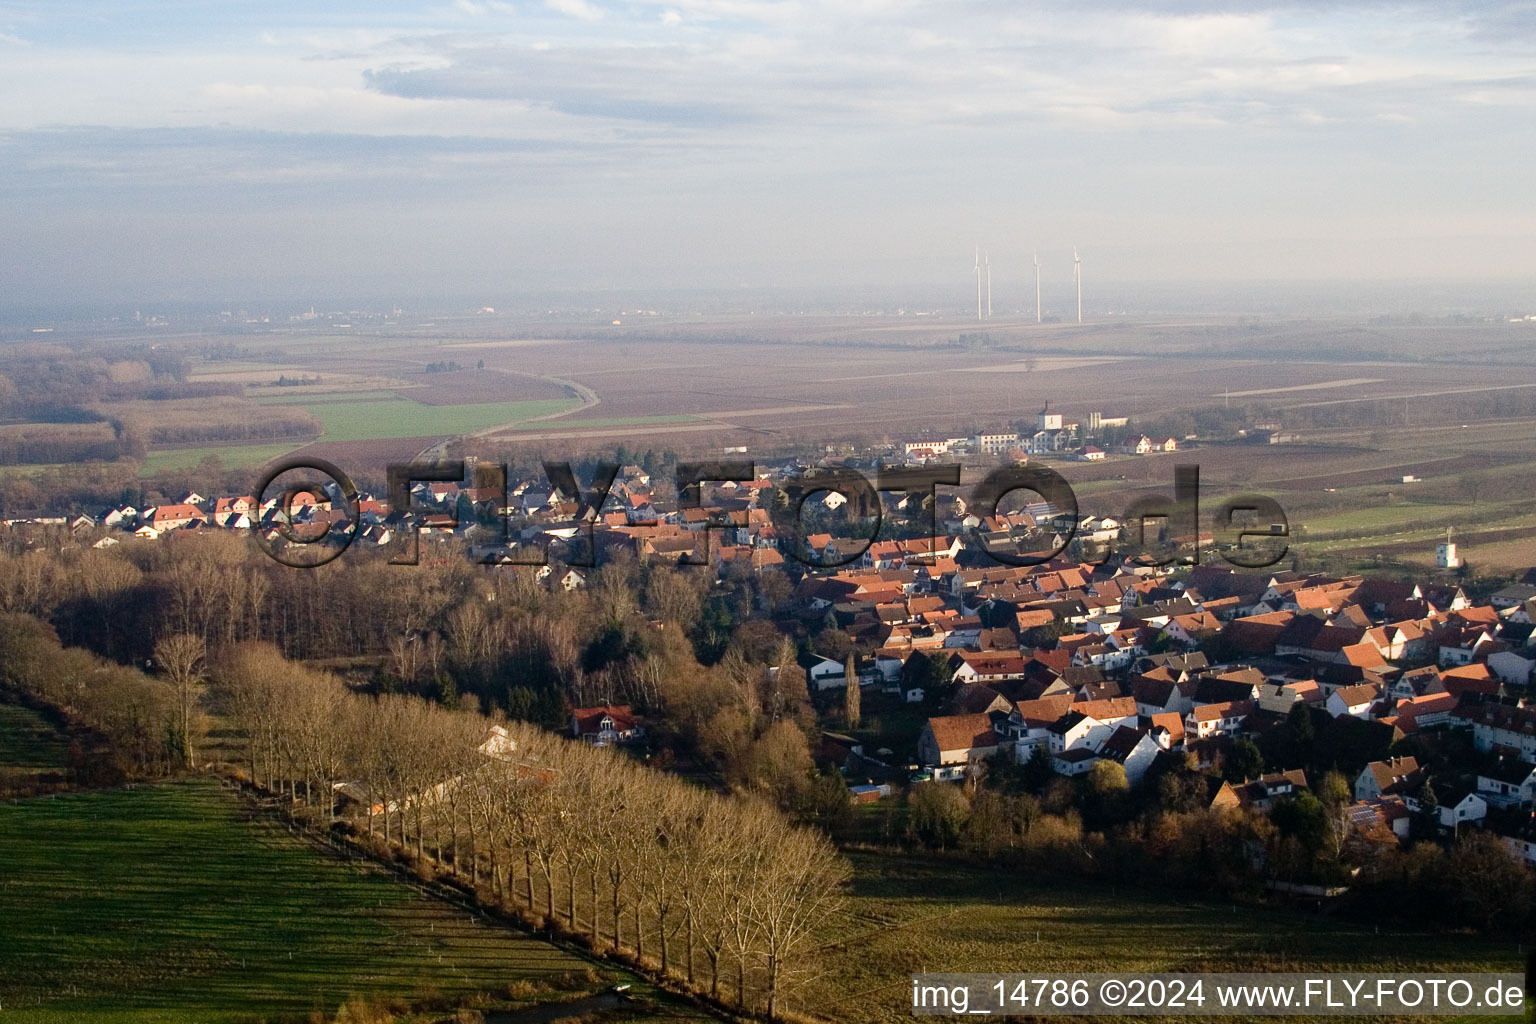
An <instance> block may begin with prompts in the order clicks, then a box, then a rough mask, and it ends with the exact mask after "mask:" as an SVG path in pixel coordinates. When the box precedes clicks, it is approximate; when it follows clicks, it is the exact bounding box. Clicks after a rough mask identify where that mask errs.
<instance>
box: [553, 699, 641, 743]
mask: <svg viewBox="0 0 1536 1024" xmlns="http://www.w3.org/2000/svg"><path fill="white" fill-rule="evenodd" d="M571 735H572V736H574V737H576V738H577V739H581V740H586V741H587V742H588V743H591V744H593V745H594V746H599V747H606V746H608V745H609V744H615V743H617V744H623V743H633V742H634V741H636V740H638V739H641V738H643V737H644V736H645V719H643V718H642V717H640V716H639V715H637V714H635V713H634V712H633V711H632V710H631V709H630V706H629V705H628V704H604V705H601V706H599V707H595V708H576V709H575V710H573V711H572V712H571Z"/></svg>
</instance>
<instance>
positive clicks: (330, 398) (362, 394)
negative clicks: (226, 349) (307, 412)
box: [251, 385, 398, 406]
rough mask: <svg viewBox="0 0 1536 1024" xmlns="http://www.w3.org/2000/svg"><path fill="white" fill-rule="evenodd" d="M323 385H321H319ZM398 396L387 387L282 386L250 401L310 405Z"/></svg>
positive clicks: (385, 399)
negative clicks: (318, 387)
mask: <svg viewBox="0 0 1536 1024" xmlns="http://www.w3.org/2000/svg"><path fill="white" fill-rule="evenodd" d="M321 386H323V385H321ZM397 397H398V396H397V395H396V394H395V393H394V392H393V391H391V390H389V389H387V388H378V389H376V390H373V391H320V390H315V389H313V388H305V387H294V388H282V389H281V390H280V392H279V393H278V394H274V395H260V396H258V397H256V398H252V399H251V401H253V402H255V403H256V404H257V405H299V404H301V403H302V404H304V405H306V406H307V405H310V404H311V403H318V402H378V401H392V400H394V399H395V398H397Z"/></svg>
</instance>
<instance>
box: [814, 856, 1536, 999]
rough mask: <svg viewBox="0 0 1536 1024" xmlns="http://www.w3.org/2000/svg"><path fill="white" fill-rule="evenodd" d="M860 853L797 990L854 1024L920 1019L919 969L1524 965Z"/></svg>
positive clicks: (1283, 915)
mask: <svg viewBox="0 0 1536 1024" xmlns="http://www.w3.org/2000/svg"><path fill="white" fill-rule="evenodd" d="M850 857H851V859H852V861H853V865H854V883H853V887H854V888H853V891H854V895H853V899H852V901H851V904H850V906H849V910H848V913H847V915H846V916H845V917H844V919H843V921H842V922H841V923H840V926H839V927H838V928H836V929H835V930H834V933H833V934H831V935H829V936H828V941H829V944H828V946H827V947H826V949H825V956H824V958H823V959H822V960H821V961H820V962H819V963H818V965H817V966H818V972H819V976H818V977H817V978H815V979H814V980H813V981H811V982H810V984H809V986H808V987H807V989H806V990H804V991H803V992H801V993H799V994H797V995H796V997H795V998H794V1000H793V1007H794V1008H795V1009H799V1010H808V1011H811V1012H814V1013H816V1015H817V1016H821V1017H824V1018H826V1019H830V1020H836V1021H839V1022H848V1024H866V1022H868V1024H873V1022H891V1024H894V1022H896V1021H904V1020H911V1019H912V1018H911V1011H910V1001H911V995H910V991H911V990H910V980H909V979H910V976H911V974H913V973H915V972H922V971H929V972H946V971H954V972H962V971H975V972H1002V973H1023V972H1028V971H1040V972H1047V973H1052V972H1054V973H1061V974H1069V973H1075V972H1092V971H1103V972H1117V973H1118V972H1129V971H1167V972H1184V971H1313V970H1315V971H1319V972H1337V971H1348V970H1359V971H1387V970H1398V969H1411V970H1417V971H1420V972H1423V973H1428V972H1431V971H1437V970H1459V971H1514V972H1523V971H1524V956H1522V955H1521V953H1520V951H1519V947H1517V945H1516V944H1515V942H1514V941H1513V940H1511V941H1508V942H1496V941H1491V940H1486V939H1479V938H1474V937H1470V936H1466V935H1424V934H1412V933H1403V932H1392V931H1389V930H1387V929H1382V930H1381V931H1380V933H1377V932H1376V931H1375V930H1374V929H1373V928H1372V927H1371V926H1370V925H1361V924H1355V923H1350V922H1336V921H1332V920H1330V919H1328V918H1324V917H1320V916H1318V915H1317V914H1309V913H1302V912H1291V911H1286V910H1280V909H1271V908H1248V907H1234V906H1232V905H1230V904H1220V903H1210V902H1205V901H1202V900H1201V899H1199V897H1198V895H1191V896H1188V897H1180V896H1179V895H1177V894H1169V895H1160V896H1145V895H1141V894H1139V893H1138V892H1137V891H1136V888H1135V879H1134V878H1126V879H1124V880H1123V881H1122V882H1121V883H1120V884H1119V885H1118V886H1117V885H1115V884H1113V883H1110V882H1079V881H1075V880H1072V879H1068V878H1054V879H1042V878H1038V877H1036V878H1023V877H1019V876H1017V875H1015V874H1011V873H1009V872H1007V871H1003V870H982V869H979V868H975V867H971V866H967V865H965V864H963V863H960V862H950V861H944V860H938V859H930V858H926V857H922V856H918V855H913V856H906V855H899V854H882V853H861V852H856V853H853V854H851V855H850ZM1037 935H1038V938H1037V937H1036V936H1037ZM1094 1019H1098V1020H1104V1019H1108V1018H1094ZM1170 1019H1171V1018H1170ZM1227 1019H1228V1020H1231V1019H1233V1018H1227ZM1291 1019H1299V1018H1291ZM1477 1019H1479V1020H1489V1019H1494V1018H1486V1017H1483V1018H1477Z"/></svg>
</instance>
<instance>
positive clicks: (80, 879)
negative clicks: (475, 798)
mask: <svg viewBox="0 0 1536 1024" xmlns="http://www.w3.org/2000/svg"><path fill="white" fill-rule="evenodd" d="M7 720H9V719H7ZM27 728H29V727H23V729H22V731H23V732H26V731H27ZM15 731H16V726H14V725H12V726H11V727H9V728H8V729H7V731H6V732H5V733H4V734H3V736H0V742H6V740H5V739H4V737H7V736H10V735H12V734H13V733H14V732H15ZM46 755H47V751H46V750H45V749H43V750H40V749H38V748H36V747H33V748H30V750H29V749H28V748H26V747H23V753H22V755H21V756H26V757H32V758H36V757H40V756H46ZM0 865H3V868H0V921H4V922H5V925H4V927H0V1016H3V1019H4V1020H5V1021H7V1022H9V1024H76V1022H80V1021H93V1022H107V1024H183V1022H185V1024H220V1022H249V1021H256V1020H269V1021H273V1020H282V1019H305V1018H307V1016H308V1015H309V1014H310V1013H311V1012H314V1011H319V1012H321V1013H324V1014H334V1013H335V1012H336V1010H337V1008H338V1006H339V1005H340V1004H341V1003H342V1002H343V1001H344V1000H346V999H348V998H350V997H355V996H362V997H367V998H371V999H381V998H400V999H405V1000H420V999H424V998H429V997H434V996H437V995H443V996H453V995H457V994H467V993H471V992H479V991H497V992H505V990H506V988H507V986H508V985H510V984H515V983H519V982H533V983H536V982H541V981H542V982H551V981H553V980H555V979H559V978H562V977H564V976H566V975H568V974H570V973H572V972H575V973H578V974H579V973H581V972H584V971H585V970H586V969H587V968H588V966H589V965H588V963H587V962H586V961H584V960H582V959H580V958H578V957H576V956H574V955H573V954H569V953H566V952H564V951H562V950H560V949H558V948H557V947H555V946H551V945H549V944H548V943H545V942H542V941H540V940H538V939H536V938H534V937H532V936H528V935H524V934H521V933H518V932H515V931H512V930H509V929H506V928H502V927H493V926H488V925H484V924H480V923H477V922H476V921H475V920H473V919H472V918H470V917H469V916H468V915H467V914H466V913H465V912H464V911H462V910H459V909H457V908H455V907H452V906H450V905H449V904H446V903H443V902H441V901H438V900H434V899H430V898H426V897H422V896H419V895H418V894H417V893H416V892H415V891H414V890H412V889H410V888H409V887H407V886H404V885H402V884H400V883H399V882H398V881H396V880H395V879H393V878H392V877H389V876H387V875H385V874H384V873H383V872H382V871H381V870H380V869H378V868H376V867H373V866H370V865H365V864H361V863H358V864H349V863H345V862H342V861H337V860H333V859H330V858H329V857H326V856H323V855H321V854H319V853H317V852H316V851H315V850H313V849H312V848H311V847H309V846H308V845H307V844H305V843H304V842H303V841H302V840H299V839H296V838H294V837H292V836H290V835H289V834H288V833H287V832H286V831H284V830H282V829H281V828H279V827H277V826H275V825H272V824H269V823H265V822H262V821H256V822H251V821H248V820H247V814H246V812H245V810H244V809H243V807H242V805H241V804H240V803H239V801H238V800H237V799H236V798H235V797H234V796H233V795H232V794H230V793H228V792H226V791H224V790H223V789H221V788H220V787H219V786H218V785H217V784H215V783H213V782H211V781H206V780H199V781H193V782H184V783H176V784H168V785H162V786H152V787H141V788H137V789H131V790H119V791H114V792H104V793H82V794H74V795H69V796H61V797H57V798H39V799H33V800H23V801H20V802H18V803H13V804H0ZM585 984H586V986H587V987H588V988H592V987H595V986H594V985H593V984H592V983H590V982H586V983H585Z"/></svg>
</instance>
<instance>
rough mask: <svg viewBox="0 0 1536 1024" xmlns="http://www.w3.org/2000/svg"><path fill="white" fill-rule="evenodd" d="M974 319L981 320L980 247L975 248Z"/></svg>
mask: <svg viewBox="0 0 1536 1024" xmlns="http://www.w3.org/2000/svg"><path fill="white" fill-rule="evenodd" d="M976 319H977V320H980V319H981V246H979V245H978V246H977V247H976Z"/></svg>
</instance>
